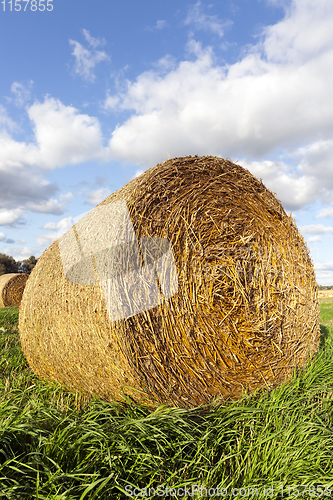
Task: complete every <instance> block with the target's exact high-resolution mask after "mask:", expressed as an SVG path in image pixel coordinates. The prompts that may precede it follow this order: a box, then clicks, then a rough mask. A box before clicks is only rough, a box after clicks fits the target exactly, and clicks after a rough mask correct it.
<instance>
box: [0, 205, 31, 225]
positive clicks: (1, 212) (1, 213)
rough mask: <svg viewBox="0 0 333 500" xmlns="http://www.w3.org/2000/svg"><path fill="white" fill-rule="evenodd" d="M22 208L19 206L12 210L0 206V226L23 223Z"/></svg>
mask: <svg viewBox="0 0 333 500" xmlns="http://www.w3.org/2000/svg"><path fill="white" fill-rule="evenodd" d="M25 218H26V216H25V215H23V210H22V209H21V208H15V209H12V210H6V209H3V208H0V226H7V227H10V226H13V225H14V224H23V223H24V222H23V221H24V219H25Z"/></svg>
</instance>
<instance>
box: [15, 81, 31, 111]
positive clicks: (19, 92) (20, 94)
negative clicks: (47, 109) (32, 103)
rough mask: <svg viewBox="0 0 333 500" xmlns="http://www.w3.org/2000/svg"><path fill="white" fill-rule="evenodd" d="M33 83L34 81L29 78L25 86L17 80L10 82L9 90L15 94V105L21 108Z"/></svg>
mask: <svg viewBox="0 0 333 500" xmlns="http://www.w3.org/2000/svg"><path fill="white" fill-rule="evenodd" d="M33 83H34V82H33V81H32V80H30V82H29V83H28V84H27V85H26V86H25V85H23V84H22V83H19V82H14V83H13V84H12V86H11V88H10V90H11V92H12V93H13V94H14V95H15V98H14V103H15V106H17V107H18V108H22V107H23V106H24V105H25V104H26V103H27V102H28V101H29V100H30V94H31V92H30V91H31V87H32V85H33Z"/></svg>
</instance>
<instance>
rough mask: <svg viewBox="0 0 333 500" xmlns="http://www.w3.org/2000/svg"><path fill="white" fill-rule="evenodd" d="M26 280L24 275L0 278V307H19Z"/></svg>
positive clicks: (7, 275)
mask: <svg viewBox="0 0 333 500" xmlns="http://www.w3.org/2000/svg"><path fill="white" fill-rule="evenodd" d="M28 278H29V275H28V274H26V273H10V274H3V275H2V276H0V307H20V304H21V300H22V296H23V292H24V289H25V286H26V283H27V281H28Z"/></svg>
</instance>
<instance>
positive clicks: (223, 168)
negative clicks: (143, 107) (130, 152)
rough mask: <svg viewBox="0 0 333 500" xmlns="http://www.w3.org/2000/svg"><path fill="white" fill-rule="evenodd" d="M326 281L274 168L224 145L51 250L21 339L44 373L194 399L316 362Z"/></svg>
mask: <svg viewBox="0 0 333 500" xmlns="http://www.w3.org/2000/svg"><path fill="white" fill-rule="evenodd" d="M317 288H318V287H317V283H316V278H315V273H314V268H313V263H312V261H311V258H310V255H309V251H308V248H307V246H306V244H305V242H304V240H303V237H302V236H301V234H300V233H299V231H298V229H297V227H296V224H295V221H294V220H293V219H292V217H291V216H290V215H287V214H286V213H285V211H284V209H283V207H282V205H281V202H280V201H279V200H278V199H277V198H276V197H275V195H274V194H273V193H272V192H271V191H269V190H268V189H267V188H266V187H265V186H264V185H263V183H262V181H261V180H259V179H257V178H256V177H254V176H253V175H252V174H251V173H250V172H249V171H248V170H246V169H244V168H242V167H241V166H239V165H237V164H234V163H232V162H231V161H228V160H224V159H222V158H219V157H213V156H204V157H197V156H188V157H182V158H174V159H170V160H167V161H165V162H163V163H162V164H158V165H156V166H155V167H153V168H151V169H149V170H147V171H146V172H144V173H143V174H142V175H140V176H139V177H137V178H135V179H133V180H132V181H131V182H129V183H128V184H126V186H124V187H123V188H121V189H120V190H118V191H117V192H115V193H113V194H111V195H110V196H109V197H108V198H107V199H106V200H104V201H103V202H102V203H101V204H100V205H98V206H97V207H95V208H94V209H93V210H92V211H91V212H89V213H88V214H87V215H86V216H85V217H84V218H83V219H81V220H80V221H79V222H77V223H76V224H75V225H74V226H73V228H71V229H70V230H69V231H68V232H67V233H65V234H64V235H63V236H61V237H60V238H59V239H58V240H57V241H55V242H54V243H53V244H52V245H51V246H50V247H49V248H48V249H47V250H46V251H45V252H44V253H43V255H42V256H41V257H40V258H39V260H38V263H37V265H36V267H35V269H33V271H32V274H31V276H30V279H29V282H28V284H27V287H26V289H25V293H24V296H23V300H22V304H21V311H20V320H19V330H20V338H21V343H22V348H23V351H24V353H25V355H26V357H27V360H28V362H29V364H30V366H31V367H32V369H33V370H34V371H35V373H36V374H38V375H39V376H40V377H43V378H44V379H48V380H54V381H58V382H60V383H61V384H63V385H64V386H65V387H67V388H69V389H74V390H77V389H80V390H81V391H83V392H85V393H89V394H95V395H98V396H99V397H101V398H103V399H106V400H110V401H112V400H121V398H122V394H123V393H125V394H127V395H129V396H130V397H132V398H133V399H134V400H135V401H137V402H141V403H146V404H150V405H156V404H159V403H165V402H169V403H171V404H173V405H175V406H183V407H194V406H198V405H200V404H207V403H210V402H211V401H212V400H213V398H214V397H218V396H219V397H227V396H228V397H232V398H238V397H239V396H240V395H241V394H242V392H243V391H244V390H245V389H246V390H248V391H250V392H251V391H253V390H255V389H256V388H259V387H263V386H264V387H267V386H272V385H274V384H279V383H281V382H283V381H285V380H288V379H289V378H290V376H291V374H292V371H293V369H294V368H295V367H299V368H302V367H303V366H304V364H305V362H306V360H307V358H308V357H311V356H312V355H313V354H314V353H315V352H316V350H317V348H318V344H319V336H320V330H319V300H318V290H317Z"/></svg>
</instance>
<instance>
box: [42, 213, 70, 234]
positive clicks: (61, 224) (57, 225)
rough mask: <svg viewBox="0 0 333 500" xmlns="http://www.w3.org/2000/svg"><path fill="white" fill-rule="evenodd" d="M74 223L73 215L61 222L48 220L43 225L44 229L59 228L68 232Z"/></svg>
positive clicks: (53, 229)
mask: <svg viewBox="0 0 333 500" xmlns="http://www.w3.org/2000/svg"><path fill="white" fill-rule="evenodd" d="M73 224H74V218H73V217H72V216H70V217H66V218H64V219H61V220H60V221H59V222H47V223H46V224H44V225H43V229H50V230H52V231H55V230H57V229H59V230H60V231H64V232H66V231H67V230H68V229H70V228H71V227H72V225H73Z"/></svg>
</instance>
